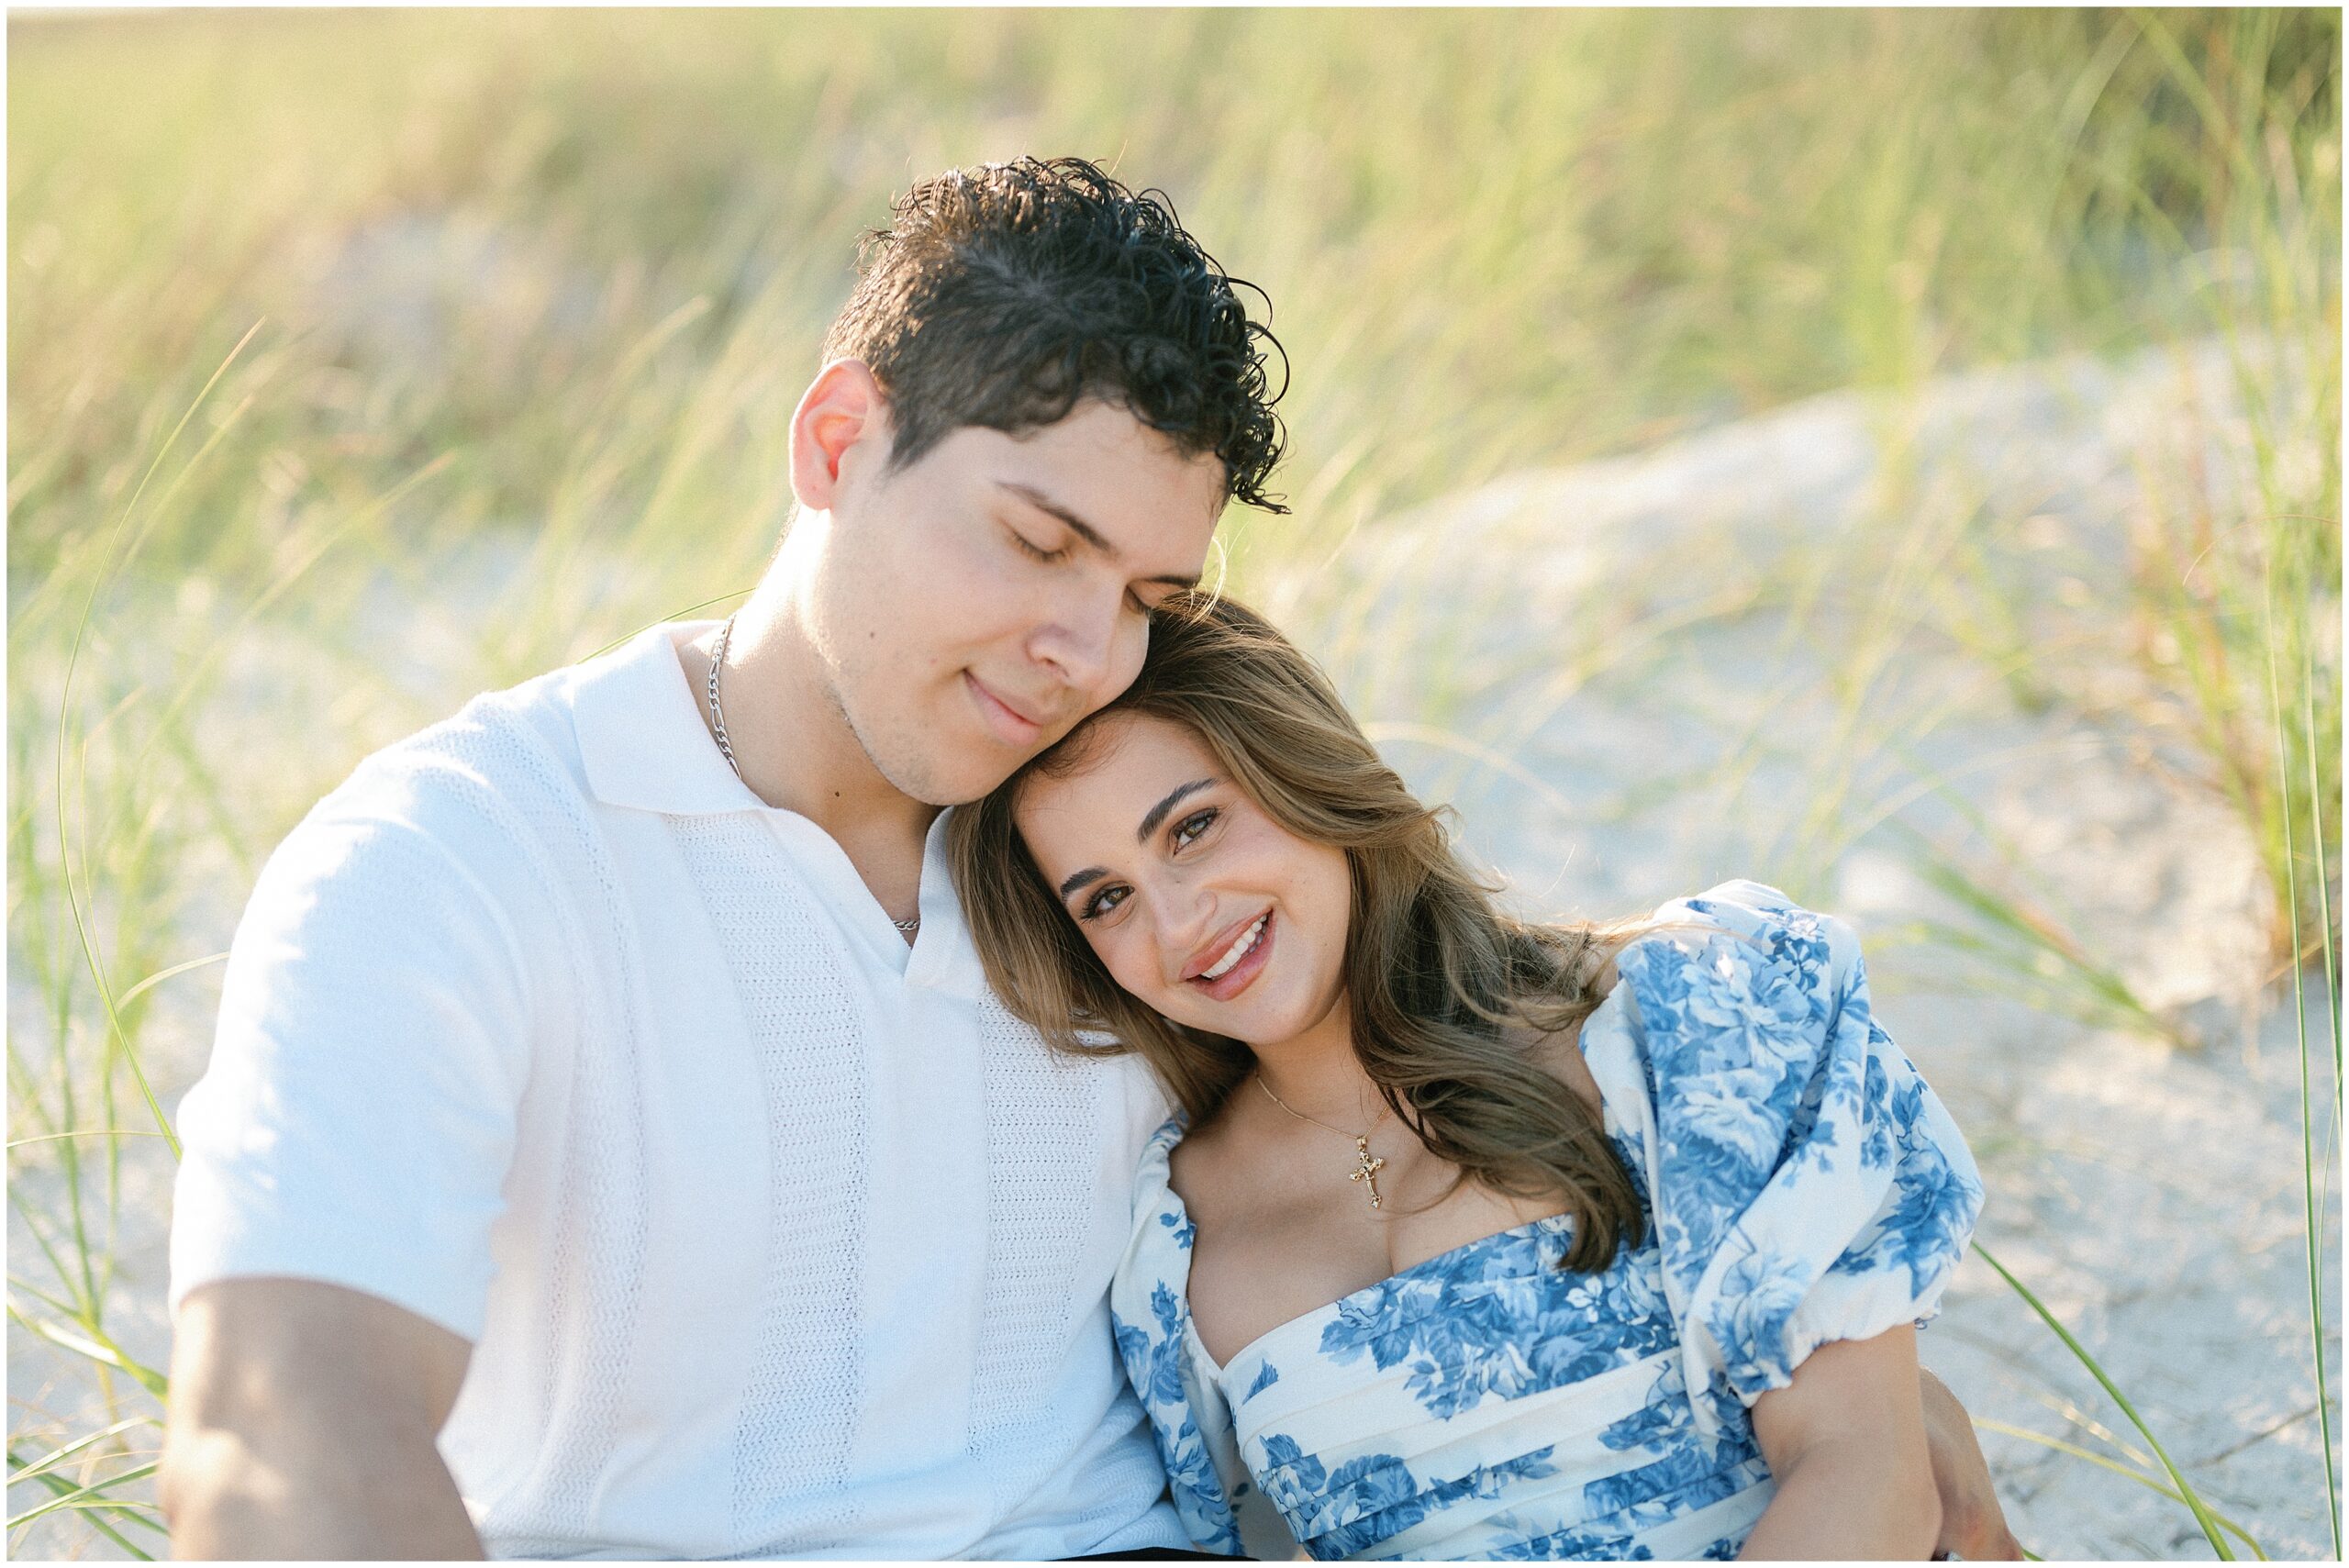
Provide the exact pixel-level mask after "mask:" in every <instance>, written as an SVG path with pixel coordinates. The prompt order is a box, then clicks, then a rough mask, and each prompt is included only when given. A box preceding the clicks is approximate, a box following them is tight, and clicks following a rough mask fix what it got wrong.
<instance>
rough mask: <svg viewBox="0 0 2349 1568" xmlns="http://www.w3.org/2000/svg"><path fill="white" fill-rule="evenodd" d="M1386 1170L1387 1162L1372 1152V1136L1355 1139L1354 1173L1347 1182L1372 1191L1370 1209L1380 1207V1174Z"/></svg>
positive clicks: (1361, 1135) (1364, 1135) (1367, 1135)
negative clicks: (1358, 1184) (1359, 1184)
mask: <svg viewBox="0 0 2349 1568" xmlns="http://www.w3.org/2000/svg"><path fill="white" fill-rule="evenodd" d="M1385 1169H1386V1161H1384V1160H1382V1159H1380V1158H1379V1157H1378V1156H1377V1155H1375V1154H1373V1153H1372V1152H1371V1151H1370V1134H1368V1133H1366V1132H1365V1133H1362V1134H1360V1135H1358V1136H1357V1137H1356V1138H1355V1139H1354V1173H1353V1175H1351V1176H1348V1177H1347V1178H1346V1180H1348V1181H1350V1182H1360V1183H1362V1184H1364V1186H1366V1187H1368V1188H1369V1189H1370V1207H1373V1208H1376V1207H1378V1173H1379V1172H1381V1171H1383V1170H1385Z"/></svg>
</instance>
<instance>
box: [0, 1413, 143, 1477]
mask: <svg viewBox="0 0 2349 1568" xmlns="http://www.w3.org/2000/svg"><path fill="white" fill-rule="evenodd" d="M160 1424H161V1423H159V1422H158V1421H157V1420H156V1419H155V1418H154V1417H152V1416H132V1417H128V1418H126V1419H123V1420H119V1421H117V1422H116V1423H115V1424H114V1425H113V1426H111V1427H101V1428H100V1429H98V1430H96V1431H95V1432H92V1433H90V1434H89V1435H88V1436H86V1437H79V1438H75V1439H74V1440H72V1442H70V1443H67V1444H66V1445H65V1446H64V1447H63V1448H60V1449H54V1450H51V1451H50V1452H48V1453H45V1454H43V1455H41V1456H40V1457H39V1459H36V1460H34V1461H33V1462H31V1463H29V1464H26V1465H23V1466H20V1467H18V1468H16V1469H12V1470H10V1471H9V1472H8V1485H11V1486H14V1485H16V1484H17V1482H19V1481H30V1480H31V1479H33V1477H35V1476H37V1475H43V1474H46V1473H49V1472H50V1471H51V1470H53V1469H55V1468H56V1467H57V1466H58V1465H60V1464H62V1463H63V1462H65V1461H67V1460H69V1459H71V1458H72V1457H73V1456H74V1455H75V1454H77V1453H79V1452H81V1451H83V1449H85V1448H88V1447H89V1446H90V1445H91V1444H92V1443H95V1442H103V1441H105V1440H106V1439H108V1438H110V1437H113V1436H115V1435H116V1434H117V1433H120V1432H127V1431H128V1430H130V1429H131V1428H133V1427H152V1426H157V1425H160ZM9 1463H11V1464H12V1465H13V1464H15V1463H16V1461H15V1459H14V1458H11V1459H10V1460H9Z"/></svg>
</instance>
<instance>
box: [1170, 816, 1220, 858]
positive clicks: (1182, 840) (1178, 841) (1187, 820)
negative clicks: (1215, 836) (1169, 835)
mask: <svg viewBox="0 0 2349 1568" xmlns="http://www.w3.org/2000/svg"><path fill="white" fill-rule="evenodd" d="M1216 816H1217V812H1216V810H1215V808H1214V807H1213V806H1209V807H1208V809H1207V810H1205V811H1194V812H1192V813H1191V815H1189V816H1188V817H1184V818H1183V820H1181V821H1180V822H1177V823H1176V824H1175V832H1174V840H1175V848H1176V849H1178V850H1182V849H1188V848H1189V847H1190V846H1191V845H1193V844H1195V843H1197V842H1198V839H1199V835H1200V834H1202V833H1204V832H1206V831H1207V830H1208V828H1211V827H1213V826H1215V819H1216Z"/></svg>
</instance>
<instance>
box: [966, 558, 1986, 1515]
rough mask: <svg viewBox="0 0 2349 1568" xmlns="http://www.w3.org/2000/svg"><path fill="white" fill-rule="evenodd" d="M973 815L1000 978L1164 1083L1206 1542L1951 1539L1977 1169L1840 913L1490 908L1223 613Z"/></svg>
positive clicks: (1182, 1402) (1146, 1388)
mask: <svg viewBox="0 0 2349 1568" xmlns="http://www.w3.org/2000/svg"><path fill="white" fill-rule="evenodd" d="M949 831H950V834H951V839H950V843H951V846H952V854H953V856H954V860H955V869H956V873H957V878H956V880H957V883H958V885H959V886H960V887H961V889H962V892H963V899H964V902H965V906H966V907H967V909H968V911H969V916H970V921H971V926H972V929H973V932H974V937H975V938H976V940H977V942H978V945H979V950H980V952H981V954H982V956H983V957H984V959H985V963H986V966H987V971H988V978H989V980H990V981H991V982H992V983H993V984H994V985H995V987H996V991H997V992H998V994H1000V995H1002V996H1003V997H1004V999H1005V1000H1006V1002H1007V1003H1008V1005H1009V1006H1011V1007H1012V1008H1013V1009H1014V1010H1015V1011H1017V1012H1019V1014H1020V1015H1021V1016H1022V1017H1024V1018H1027V1019H1029V1020H1030V1022H1032V1023H1033V1024H1035V1025H1036V1026H1037V1027H1038V1028H1039V1029H1041V1030H1042V1031H1043V1032H1044V1034H1045V1036H1046V1038H1047V1039H1049V1040H1052V1041H1053V1042H1054V1043H1055V1044H1056V1045H1058V1046H1059V1047H1061V1048H1062V1049H1064V1050H1070V1051H1123V1050H1134V1051H1141V1052H1142V1053H1143V1054H1144V1055H1145V1056H1146V1057H1147V1058H1148V1060H1149V1061H1150V1062H1151V1063H1152V1066H1153V1067H1154V1068H1155V1069H1156V1070H1157V1072H1158V1073H1159V1075H1160V1077H1161V1078H1162V1079H1163V1081H1164V1083H1165V1084H1166V1085H1167V1087H1168V1089H1169V1091H1170V1093H1171V1094H1172V1095H1173V1096H1174V1098H1175V1101H1176V1103H1177V1105H1178V1107H1179V1109H1178V1114H1177V1115H1176V1117H1175V1119H1173V1120H1172V1121H1170V1122H1169V1123H1168V1124H1167V1125H1166V1126H1165V1127H1164V1128H1163V1129H1161V1130H1160V1132H1159V1133H1158V1134H1157V1136H1156V1137H1155V1138H1154V1139H1153V1140H1152V1142H1151V1144H1150V1145H1149V1148H1148V1151H1147V1152H1146V1154H1145V1157H1144V1165H1143V1173H1142V1179H1141V1187H1140V1192H1141V1195H1140V1197H1139V1199H1138V1209H1137V1226H1136V1232H1135V1236H1134V1239H1133V1241H1132V1244H1131V1246H1130V1250H1129V1251H1128V1253H1127V1256H1126V1258H1125V1260H1124V1262H1123V1264H1122V1266H1121V1268H1120V1271H1119V1278H1118V1281H1117V1284H1116V1285H1115V1286H1114V1287H1113V1290H1112V1293H1111V1305H1112V1308H1113V1311H1114V1312H1115V1314H1116V1317H1117V1332H1118V1341H1119V1350H1120V1351H1121V1353H1122V1354H1123V1355H1124V1357H1125V1359H1126V1362H1127V1365H1128V1368H1129V1370H1130V1373H1131V1374H1132V1377H1133V1382H1134V1385H1135V1387H1136V1389H1137V1390H1138V1391H1139V1392H1140V1393H1141V1397H1142V1400H1143V1402H1144V1404H1145V1406H1146V1407H1147V1408H1148V1410H1149V1412H1150V1417H1151V1420H1152V1425H1153V1427H1154V1428H1155V1429H1156V1431H1157V1433H1158V1437H1159V1440H1160V1445H1161V1447H1162V1449H1163V1451H1164V1452H1165V1456H1166V1461H1167V1466H1168V1470H1169V1472H1170V1473H1171V1475H1172V1477H1173V1481H1174V1491H1175V1501H1176V1503H1177V1505H1178V1507H1180V1509H1181V1511H1182V1513H1183V1516H1184V1518H1185V1520H1186V1523H1187V1525H1188V1527H1189V1529H1190V1530H1191V1532H1192V1534H1193V1537H1194V1538H1195V1540H1197V1542H1198V1543H1199V1545H1200V1546H1201V1547H1203V1548H1205V1549H1207V1550H1209V1551H1233V1552H1236V1551H1239V1550H1240V1549H1241V1546H1240V1538H1239V1533H1238V1529H1237V1524H1236V1520H1235V1514H1234V1507H1235V1506H1236V1505H1237V1504H1239V1503H1240V1502H1241V1499H1243V1498H1244V1497H1245V1496H1247V1495H1248V1493H1249V1492H1250V1490H1251V1489H1252V1488H1254V1489H1257V1490H1260V1491H1261V1492H1262V1493H1263V1494H1264V1496H1265V1497H1266V1498H1267V1499H1268V1500H1269V1501H1270V1502H1271V1503H1272V1504H1273V1505H1274V1506H1275V1507H1276V1508H1277V1509H1278V1510H1279V1512H1280V1514H1281V1516H1282V1518H1284V1520H1285V1521H1286V1524H1287V1525H1288V1528H1289V1529H1290V1532H1291V1533H1292V1534H1293V1535H1294V1536H1295V1537H1296V1539H1297V1541H1298V1542H1299V1543H1301V1544H1302V1545H1303V1546H1304V1547H1305V1548H1306V1550H1307V1551H1308V1552H1309V1553H1311V1554H1312V1555H1313V1556H1315V1557H1319V1558H1335V1557H1351V1556H1369V1557H1418V1558H1431V1557H1432V1558H1460V1557H1500V1558H1535V1557H1591V1556H1609V1557H1631V1556H1655V1557H1678V1558H1696V1557H1725V1556H1729V1555H1731V1554H1734V1553H1737V1552H1738V1551H1740V1550H1741V1549H1742V1551H1743V1553H1744V1554H1746V1555H1749V1556H1753V1557H1758V1558H1783V1557H1806V1556H1809V1557H1819V1556H1831V1557H1904V1556H1905V1557H1911V1558H1919V1557H1923V1556H1924V1555H1926V1554H1927V1553H1928V1552H1929V1551H1931V1550H1932V1542H1933V1540H1934V1534H1935V1529H1936V1526H1937V1524H1938V1520H1939V1505H1938V1502H1937V1501H1936V1498H1935V1496H1934V1490H1933V1485H1932V1476H1931V1473H1930V1469H1929V1466H1928V1462H1927V1457H1926V1446H1925V1440H1924V1433H1923V1429H1922V1417H1921V1413H1920V1404H1919V1396H1918V1380H1917V1379H1918V1374H1917V1360H1916V1345H1915V1329H1914V1324H1915V1323H1916V1322H1917V1321H1919V1320H1920V1319H1922V1318H1926V1317H1929V1316H1930V1315H1931V1314H1932V1312H1933V1311H1934V1310H1935V1308H1936V1303H1937V1301H1938V1299H1939V1296H1940V1295H1941V1291H1942V1288H1943V1284H1945V1282H1946V1280H1947V1278H1948V1276H1949V1274H1950V1273H1951V1271H1952V1269H1953V1268H1954V1265H1955V1262H1956V1260H1957V1258H1958V1256H1959V1254H1960V1252H1961V1251H1962V1250H1963V1249H1964V1247H1965V1240H1966V1238H1967V1236H1968V1234H1969V1233H1970V1231H1971V1229H1972V1226H1973V1222H1974V1218H1975V1216H1976V1213H1977V1212H1978V1210H1979V1208H1980V1204H1981V1195H1982V1194H1981V1186H1980V1183H1979V1181H1978V1179H1977V1178H1976V1173H1975V1170H1974V1164H1973V1161H1972V1159H1971V1158H1970V1157H1969V1155H1968V1154H1967V1152H1966V1150H1965V1142H1964V1140H1963V1139H1962V1138H1961V1137H1960V1135H1959V1134H1958V1131H1957V1129H1956V1128H1955V1127H1954V1125H1953V1124H1952V1122H1951V1120H1950V1118H1949V1117H1948V1114H1947V1113H1946V1111H1944V1110H1943V1107H1942V1106H1941V1103H1940V1102H1939V1100H1937V1099H1936V1098H1935V1097H1934V1096H1933V1095H1932V1092H1931V1091H1930V1090H1929V1089H1927V1088H1926V1086H1925V1084H1924V1083H1923V1081H1922V1080H1921V1079H1920V1077H1919V1076H1918V1075H1917V1073H1916V1071H1915V1069H1914V1068H1913V1067H1911V1066H1910V1064H1909V1062H1908V1060H1907V1058H1906V1057H1904V1056H1903V1055H1902V1054H1901V1052H1900V1051H1899V1049H1898V1047H1897V1046H1895V1045H1894V1044H1893V1043H1892V1041H1891V1040H1890V1039H1889V1038H1887V1036H1886V1035H1885V1033H1884V1032H1883V1031H1882V1030H1881V1029H1878V1028H1877V1027H1876V1024H1875V1022H1874V1020H1873V1019H1872V1018H1871V1017H1870V1014H1869V1004H1868V995H1867V987H1866V982H1865V978H1864V974H1863V971H1862V968H1861V964H1860V960H1859V954H1858V951H1857V947H1856V944H1855V943H1854V940H1853V938H1852V936H1851V934H1850V933H1849V931H1848V930H1847V929H1844V928H1843V927H1842V926H1841V925H1840V924H1838V923H1837V922H1835V921H1833V920H1831V919H1827V918H1825V917H1820V916H1818V915H1813V914H1810V913H1808V912H1806V911H1804V910H1801V909H1798V908H1797V907H1795V906H1792V905H1790V904H1789V903H1787V901H1786V900H1785V899H1784V898H1783V897H1782V896H1780V895H1777V894H1776V893H1775V892H1773V891H1771V890H1770V889H1768V888H1765V887H1761V886H1759V885H1757V884H1753V883H1750V882H1741V883H1729V884H1723V885H1722V886H1720V887H1718V888H1715V889H1714V890H1712V891H1711V892H1710V893H1709V894H1706V895H1703V896H1701V897H1696V898H1686V899H1681V900H1678V901H1676V902H1675V903H1672V904H1667V905H1665V906H1664V907H1663V908H1662V909H1660V910H1659V911H1658V912H1657V914H1656V916H1655V917H1654V918H1653V919H1652V920H1649V921H1644V922H1641V923H1639V924H1637V925H1618V926H1580V927H1575V926H1540V925H1531V924H1526V923H1522V922H1520V921H1518V920H1515V919H1512V918H1510V917H1508V916H1506V915H1504V914H1502V913H1500V912H1499V911H1498V910H1497V909H1496V908H1495V907H1494V906H1493V904H1492V901H1491V897H1490V891H1489V890H1488V889H1487V888H1486V887H1485V886H1484V885H1482V884H1480V883H1479V882H1478V881H1477V880H1476V879H1475V876H1473V875H1472V874H1471V873H1470V872H1469V871H1468V870H1467V869H1466V868H1465V867H1464V865H1463V864H1462V862H1460V860H1459V859H1458V857H1457V856H1456V855H1455V854H1454V853H1453V850H1452V848H1451V846H1450V844H1449V842H1448V840H1447V839H1446V836H1445V834H1444V832H1443V830H1442V824H1441V822H1440V821H1439V819H1438V817H1437V816H1436V814H1435V813H1432V812H1431V811H1429V810H1427V809H1426V808H1424V807H1422V806H1420V805H1419V803H1418V802H1417V801H1415V800H1414V799H1412V797H1411V796H1410V795H1409V793H1408V791H1407V790H1406V789H1405V788H1404V787H1403V784H1402V783H1401V781H1400V780H1399V779H1398V778H1397V776H1396V775H1395V773H1393V772H1392V771H1390V770H1389V769H1387V768H1386V766H1385V765H1384V764H1383V763H1382V762H1380V761H1379V759H1378V757H1377V754H1376V752H1375V751H1374V750H1373V749H1372V748H1371V746H1370V744H1369V742H1368V741H1367V740H1364V737H1363V735H1362V732H1361V730H1360V729H1359V728H1357V727H1356V726H1355V725H1354V724H1353V720H1352V719H1351V718H1350V717H1348V715H1347V714H1346V712H1345V710H1344V708H1343V706H1341V704H1340V703H1339V701H1338V699H1337V697H1336V695H1335V693H1334V691H1333V690H1332V689H1331V688H1330V685H1329V684H1328V682H1327V681H1326V679H1325V678H1324V677H1323V676H1322V675H1321V674H1320V673H1319V671H1318V670H1317V669H1315V668H1314V666H1313V665H1312V663H1311V662H1309V661H1308V660H1307V659H1306V658H1305V657H1304V656H1303V655H1302V654H1301V653H1300V652H1298V651H1297V649H1295V648H1294V647H1293V646H1291V645H1290V644H1289V643H1288V642H1286V640H1285V639H1282V638H1281V637H1280V635H1279V634H1278V633H1277V632H1275V631H1274V630H1273V629H1272V628H1271V627H1269V626H1268V625H1266V624H1265V623H1264V621H1263V620H1262V619H1260V618H1259V617H1256V616H1255V615H1253V614H1252V613H1251V612H1249V611H1247V610H1245V609H1242V608H1241V606H1237V605H1234V604H1232V603H1231V602H1230V601H1229V600H1224V601H1219V602H1213V601H1202V600H1197V599H1192V600H1186V602H1184V603H1182V604H1180V605H1177V606H1172V607H1171V608H1170V609H1169V610H1168V611H1166V612H1163V613H1162V614H1161V615H1160V617H1158V619H1157V620H1156V621H1155V622H1154V623H1153V628H1152V646H1151V651H1150V656H1149V659H1148V662H1146V664H1145V665H1144V668H1143V671H1142V673H1141V676H1140V678H1139V679H1137V681H1136V682H1135V684H1134V685H1133V686H1132V688H1131V689H1130V690H1129V691H1128V692H1127V693H1126V694H1125V695H1124V696H1122V697H1121V698H1119V700H1118V701H1117V702H1116V703H1114V704H1112V705H1110V706H1108V707H1107V708H1105V709H1103V710H1102V711H1101V712H1100V713H1099V714H1097V715H1096V716H1095V717H1092V718H1091V719H1089V720H1087V721H1086V723H1085V725H1083V726H1082V727H1081V728H1078V729H1077V730H1076V731H1075V732H1074V733H1073V734H1071V735H1070V736H1069V737H1068V738H1067V739H1066V740H1063V742H1061V744H1060V745H1058V746H1057V747H1055V748H1054V749H1053V750H1052V751H1049V752H1047V753H1045V754H1044V755H1043V756H1041V757H1039V758H1038V759H1037V760H1036V761H1035V762H1032V763H1030V765H1029V766H1028V767H1027V768H1025V769H1024V770H1022V772H1021V773H1019V774H1018V775H1017V776H1015V777H1014V778H1013V779H1011V780H1010V781H1009V782H1008V783H1007V784H1005V785H1004V786H1003V787H1002V788H1001V789H999V790H997V791H996V793H995V794H994V795H990V796H989V797H987V798H986V799H985V801H983V802H980V803H979V804H978V805H976V806H972V807H969V808H966V809H964V810H962V811H958V812H956V813H955V815H954V818H953V820H952V823H951V824H950V829H949ZM1101 1031H1106V1036H1107V1038H1106V1039H1105V1038H1104V1037H1103V1034H1102V1032H1101Z"/></svg>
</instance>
